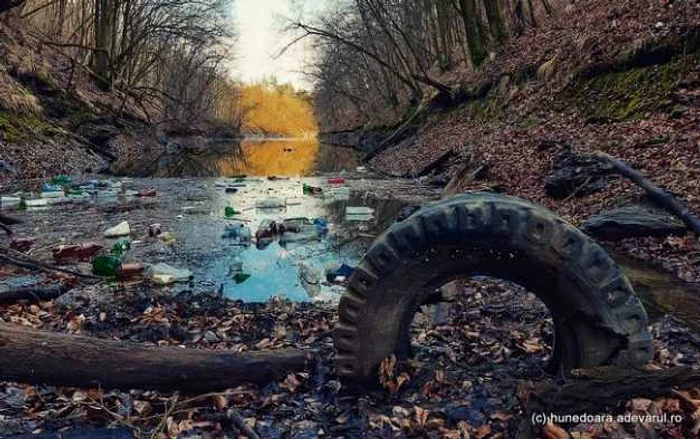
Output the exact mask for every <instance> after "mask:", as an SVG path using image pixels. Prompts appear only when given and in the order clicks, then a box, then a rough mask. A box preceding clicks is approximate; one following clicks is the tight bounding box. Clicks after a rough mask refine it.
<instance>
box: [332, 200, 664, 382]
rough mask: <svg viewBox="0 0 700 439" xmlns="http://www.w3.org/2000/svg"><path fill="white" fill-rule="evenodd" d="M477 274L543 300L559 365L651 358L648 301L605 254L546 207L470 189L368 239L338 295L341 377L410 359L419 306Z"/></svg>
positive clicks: (362, 376) (364, 375)
mask: <svg viewBox="0 0 700 439" xmlns="http://www.w3.org/2000/svg"><path fill="white" fill-rule="evenodd" d="M474 275H482V276H489V277H494V278H499V279H503V280H507V281H512V282H514V283H517V284H519V285H522V286H523V287H525V288H527V289H529V290H530V291H532V292H533V293H535V294H536V295H537V296H538V297H539V298H540V299H541V300H542V301H543V302H544V303H545V305H546V306H547V307H548V308H549V310H550V312H551V314H552V317H553V320H554V332H555V343H554V344H555V346H554V355H553V361H554V362H555V364H556V365H557V367H558V368H559V370H563V371H568V370H571V369H575V368H584V367H593V366H600V365H605V364H617V365H624V366H638V365H642V364H644V363H646V362H647V361H648V360H650V359H651V357H652V346H651V345H652V343H651V337H650V335H649V332H648V330H647V327H646V326H647V315H646V312H645V310H644V307H643V306H642V304H641V302H640V301H639V299H638V298H637V297H636V295H635V294H634V291H633V290H632V287H631V285H630V283H629V281H628V280H627V278H626V277H625V276H624V275H623V274H622V273H621V272H620V269H619V268H618V267H617V265H616V264H615V263H614V262H613V261H612V259H611V258H610V256H608V254H607V253H606V252H605V250H603V249H602V248H601V247H600V246H598V245H597V244H596V243H595V242H593V241H592V240H591V239H590V238H588V237H587V236H586V235H584V234H583V233H582V232H580V231H579V230H578V229H576V228H575V227H573V226H572V225H570V224H568V223H566V222H565V221H563V220H562V219H560V218H558V217H557V216H556V215H555V214H554V213H553V212H551V211H549V210H547V209H545V208H543V207H540V206H536V205H534V204H531V203H529V202H527V201H525V200H522V199H519V198H514V197H506V196H500V195H496V194H490V193H469V194H464V195H459V196H457V197H454V198H449V199H445V200H442V201H439V202H437V203H434V204H432V205H427V206H425V207H422V208H421V209H419V210H418V211H416V212H415V213H413V214H412V215H411V216H409V217H408V218H407V219H405V220H403V221H400V222H397V223H396V224H394V225H393V226H391V227H390V228H389V229H388V230H387V231H386V232H385V233H384V234H382V235H381V236H380V237H379V238H377V239H376V240H375V242H374V243H373V244H372V246H371V247H370V249H369V250H368V252H367V254H366V255H365V256H364V258H363V259H362V261H361V262H360V264H359V265H358V267H357V268H356V270H355V272H354V273H353V275H352V276H351V278H350V286H349V288H348V292H346V293H345V294H344V295H343V297H342V298H341V300H340V305H339V314H340V319H339V323H338V326H337V327H336V330H335V346H336V348H337V350H338V355H337V357H336V369H337V372H338V374H339V375H341V376H343V377H346V378H348V379H350V380H351V381H361V382H375V383H376V382H377V379H378V378H377V370H378V366H379V364H380V363H381V362H382V360H383V359H385V358H387V357H389V356H390V355H391V354H396V355H397V357H398V358H399V359H405V358H406V357H407V356H408V355H409V352H410V335H409V331H410V325H411V322H412V320H413V317H414V314H415V312H416V311H417V309H418V308H419V307H420V305H422V304H423V303H425V301H426V299H427V298H428V297H429V296H431V294H433V295H434V293H435V291H436V290H437V289H438V288H440V287H441V286H442V285H444V284H445V283H447V282H449V281H451V280H454V279H456V278H459V277H465V276H474Z"/></svg>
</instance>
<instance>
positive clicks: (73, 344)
mask: <svg viewBox="0 0 700 439" xmlns="http://www.w3.org/2000/svg"><path fill="white" fill-rule="evenodd" d="M310 354H311V353H310V352H308V351H302V350H297V349H279V350H274V351H265V352H245V353H235V352H230V351H213V350H205V349H184V348H178V347H150V346H145V345H142V344H138V343H129V342H120V341H114V340H105V339H99V338H94V337H85V336H79V335H70V334H64V333H57V332H44V331H37V330H34V329H30V328H26V327H21V326H16V325H10V324H7V323H0V381H15V382H22V383H28V384H46V385H53V386H66V387H82V388H90V387H98V386H99V387H102V388H119V389H124V390H127V389H153V390H161V391H176V390H177V391H180V392H182V393H202V392H208V391H217V390H223V389H227V388H231V387H236V386H238V385H240V384H243V383H254V384H266V383H268V382H270V381H274V380H277V379H281V378H284V377H285V376H286V375H287V374H288V373H289V372H295V371H300V370H303V369H305V368H306V366H307V363H309V358H310Z"/></svg>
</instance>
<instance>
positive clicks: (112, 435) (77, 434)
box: [12, 428, 134, 439]
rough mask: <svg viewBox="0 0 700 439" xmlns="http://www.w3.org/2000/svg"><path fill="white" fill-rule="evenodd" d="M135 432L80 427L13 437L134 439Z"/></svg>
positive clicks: (15, 438) (16, 438) (14, 438)
mask: <svg viewBox="0 0 700 439" xmlns="http://www.w3.org/2000/svg"><path fill="white" fill-rule="evenodd" d="M133 437H134V433H133V432H132V431H131V429H128V428H101V429H87V428H83V429H78V430H68V431H61V432H57V433H40V434H28V435H22V436H12V439H132V438H133Z"/></svg>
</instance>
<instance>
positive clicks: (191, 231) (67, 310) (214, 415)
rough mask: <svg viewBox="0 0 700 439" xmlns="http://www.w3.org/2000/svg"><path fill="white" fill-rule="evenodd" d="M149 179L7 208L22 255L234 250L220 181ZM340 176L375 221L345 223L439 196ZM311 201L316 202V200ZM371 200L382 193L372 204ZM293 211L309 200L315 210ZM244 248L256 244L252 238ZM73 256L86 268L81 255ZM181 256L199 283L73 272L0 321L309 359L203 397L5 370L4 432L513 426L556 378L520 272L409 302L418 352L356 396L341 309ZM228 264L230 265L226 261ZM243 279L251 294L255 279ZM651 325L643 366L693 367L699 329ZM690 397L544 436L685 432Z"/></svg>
mask: <svg viewBox="0 0 700 439" xmlns="http://www.w3.org/2000/svg"><path fill="white" fill-rule="evenodd" d="M145 183H148V184H151V185H155V187H156V188H157V190H158V193H159V194H160V195H158V196H157V197H155V198H153V199H151V200H141V201H139V200H138V199H135V200H131V201H126V202H121V201H119V202H117V203H116V204H114V203H111V204H110V203H107V204H97V205H90V204H89V205H84V206H81V207H80V210H79V212H80V219H81V220H80V224H72V222H73V221H75V213H76V212H77V210H76V208H77V207H78V206H73V205H70V204H68V205H66V206H64V207H60V206H55V207H52V208H51V209H50V210H44V211H36V212H26V213H16V215H21V217H22V218H23V219H24V220H25V223H24V224H22V225H20V226H18V227H15V231H16V233H17V234H18V235H25V234H28V233H34V232H37V231H38V232H41V233H40V238H39V240H38V241H37V242H36V244H35V250H34V251H32V253H31V254H32V255H33V256H34V257H37V258H39V259H41V260H47V259H48V258H50V249H51V248H52V246H53V245H54V244H55V242H57V241H58V240H59V238H60V237H61V236H67V237H68V239H69V240H70V242H75V241H76V240H96V241H98V242H100V243H102V241H103V238H102V237H101V231H102V230H103V229H104V228H105V227H106V226H108V225H112V224H114V223H116V222H118V221H121V220H125V219H126V220H129V221H130V222H131V224H132V228H133V233H134V234H133V236H135V237H138V239H137V240H136V241H137V242H134V244H133V246H132V249H131V250H130V251H129V253H128V255H129V256H128V257H129V258H130V259H132V258H133V259H134V260H135V261H142V262H156V261H166V262H168V263H174V264H176V265H177V266H184V267H188V265H186V264H185V265H182V264H184V263H185V261H187V263H189V264H195V263H199V264H203V265H207V261H209V260H210V259H211V260H225V259H226V258H227V253H226V252H228V251H230V250H227V247H226V246H225V245H224V244H221V243H222V240H221V237H220V234H221V227H223V222H225V221H226V220H223V219H221V218H216V217H213V218H212V215H211V214H210V210H212V209H213V210H214V211H218V210H220V209H223V205H224V204H225V201H226V199H227V198H228V197H229V196H228V195H225V194H223V193H222V190H221V189H216V188H214V187H213V182H211V181H206V180H201V179H191V180H182V181H180V180H173V179H161V180H152V179H145V180H134V181H133V182H132V184H136V185H140V184H145ZM20 184H21V182H20ZM273 184H275V185H284V184H289V185H293V186H294V187H296V188H297V189H298V186H299V185H298V184H294V182H289V183H285V182H284V181H283V182H272V183H265V184H264V185H263V186H261V187H260V189H250V190H251V191H252V192H253V193H254V194H257V193H258V192H260V193H262V194H267V193H269V191H268V190H267V189H266V187H267V186H266V185H273ZM347 184H348V185H349V186H351V187H352V188H353V191H354V192H353V195H352V196H351V200H353V202H354V203H361V202H362V201H361V200H365V201H364V203H369V204H370V205H372V206H373V207H374V208H375V209H376V210H375V215H376V217H377V220H376V221H375V222H371V223H364V222H360V223H356V224H355V225H354V226H352V227H353V228H352V229H348V228H347V227H349V226H348V225H343V227H344V228H345V229H344V232H352V233H354V234H357V236H359V235H361V234H367V233H377V232H380V231H381V230H382V229H383V228H386V227H387V226H388V225H390V224H391V223H392V222H393V220H394V218H395V216H396V214H397V213H398V212H399V210H400V209H401V207H402V206H405V205H406V203H409V204H415V203H418V202H425V201H428V200H432V199H434V198H435V196H436V195H437V191H436V190H435V189H434V188H430V187H425V186H421V185H420V184H416V182H414V181H403V182H399V181H397V180H394V179H392V180H376V179H371V178H358V179H350V180H348V181H347ZM246 190H247V189H246ZM277 193H281V192H280V190H277ZM245 196H246V195H245V194H243V195H241V194H238V195H234V196H232V197H233V199H235V200H237V205H243V204H241V203H244V202H247V204H251V203H252V202H253V201H254V200H245V199H244V198H240V197H245ZM305 198H308V199H309V201H308V202H309V203H316V202H318V201H320V200H317V199H316V198H315V197H311V196H306V197H305ZM373 198H375V199H377V200H375V201H367V200H372V199H373ZM392 200H393V202H390V201H392ZM124 203H125V204H124ZM221 203H224V204H221ZM185 204H187V205H196V206H197V209H191V208H189V207H188V208H187V209H183V206H185ZM302 207H303V208H304V209H305V210H306V211H307V212H312V211H315V209H316V208H315V207H314V208H310V207H309V206H306V207H304V206H302ZM336 210H338V209H335V208H333V207H331V208H330V210H329V211H328V215H329V216H328V218H329V219H330V220H331V221H332V222H333V223H337V224H338V226H340V223H341V221H342V220H341V219H340V218H335V217H334V216H333V215H336V214H333V213H332V212H335V211H336ZM341 211H344V210H342V209H341ZM183 212H184V215H183ZM251 215H252V211H249V212H248V213H246V216H247V217H251ZM178 216H184V218H177V217H178ZM152 221H157V222H160V223H161V227H162V228H163V230H172V231H174V234H175V236H176V239H177V242H176V243H175V244H171V245H164V244H163V243H162V242H161V240H160V239H158V238H148V237H147V233H146V230H147V228H148V224H149V223H150V222H152ZM374 227H376V229H375V228H374ZM210 228H211V230H210V231H208V230H209V229H210ZM210 232H211V233H210ZM210 235H211V236H210ZM212 237H213V238H212ZM212 239H213V240H212ZM357 241H360V240H359V239H358V238H355V239H353V242H355V243H356V244H358V242H357ZM370 242H371V240H364V241H363V242H362V243H359V244H361V245H364V246H366V245H368V244H369V243H370ZM288 250H289V251H290V252H294V250H292V249H288ZM250 251H251V252H254V253H255V254H258V253H257V252H258V250H256V249H254V248H253V249H251V250H250ZM358 251H360V253H361V251H362V250H361V249H360V250H358ZM207 253H211V255H210V256H211V257H209V258H208V257H207V256H206V254H207ZM332 253H334V254H335V253H336V251H335V250H334V251H333V252H332ZM224 265H225V264H224ZM68 267H69V268H73V269H77V270H83V271H86V270H89V266H88V264H77V265H69V266H68ZM189 268H192V269H193V271H194V273H195V281H194V282H193V283H191V284H189V285H183V286H180V287H177V288H171V287H156V286H153V285H151V284H149V283H148V282H146V283H143V282H136V283H132V282H127V283H121V284H120V283H100V284H96V285H92V286H84V285H80V284H79V283H78V285H76V286H75V287H74V288H73V289H72V290H71V291H70V292H68V293H66V294H65V295H64V296H62V297H59V298H58V299H55V300H53V301H47V302H40V303H33V304H29V303H15V304H10V305H1V306H0V320H2V321H4V322H7V323H12V324H15V325H23V326H27V327H30V328H34V329H40V330H46V331H55V332H61V333H68V334H82V335H88V336H92V337H99V338H105V339H116V340H123V341H129V342H137V343H144V344H147V345H151V346H184V347H187V348H190V349H213V350H227V351H237V352H246V351H256V350H274V349H280V348H290V347H291V348H299V349H307V350H310V351H313V352H315V355H314V359H315V362H314V363H313V364H312V365H310V366H309V367H308V368H307V369H306V370H304V371H300V372H298V373H293V374H290V375H288V376H286V377H285V378H284V379H282V380H280V381H274V382H270V383H269V384H267V385H265V386H254V385H244V386H240V387H237V388H234V389H227V390H223V391H221V392H217V393H208V394H204V395H184V394H176V393H163V392H154V391H149V390H147V389H141V390H126V389H122V390H115V389H101V388H92V389H90V388H87V389H75V388H64V387H54V386H47V385H25V384H17V383H9V382H3V383H0V437H12V436H13V435H16V434H30V433H34V434H37V435H39V434H42V433H45V432H56V431H62V432H63V433H62V434H66V435H68V434H71V432H74V431H76V430H79V429H104V428H116V429H122V430H118V431H123V433H124V435H125V436H124V437H132V436H135V437H138V438H203V439H208V438H229V439H231V438H238V437H241V435H242V433H241V432H240V431H239V430H238V428H237V427H236V426H235V423H234V422H233V421H232V418H231V416H230V414H231V413H232V412H231V411H230V410H231V409H233V410H235V411H237V412H239V413H240V415H241V416H242V417H243V418H244V419H245V422H246V423H247V424H248V425H249V426H250V427H251V428H253V429H254V430H255V431H256V432H257V434H258V435H259V436H260V437H262V438H322V437H329V438H341V437H345V438H365V437H377V438H395V437H396V438H424V437H428V438H455V439H457V438H461V439H464V438H469V437H476V438H503V437H506V438H507V437H513V436H514V434H515V431H516V430H517V428H518V426H519V424H520V422H521V421H522V420H523V413H524V411H525V407H526V406H527V402H528V399H529V396H530V395H531V393H532V392H536V391H537V390H538V389H541V388H542V387H543V386H545V385H547V384H550V383H558V382H561V377H557V376H555V375H551V374H550V373H548V372H547V371H546V366H547V364H548V360H549V359H550V358H551V355H552V346H553V342H554V340H553V330H552V320H551V316H550V314H549V312H548V311H547V309H546V307H545V306H544V305H543V304H542V303H541V302H540V301H539V300H538V299H537V298H536V297H535V296H534V295H533V294H531V293H529V292H527V291H525V290H523V289H522V288H521V287H518V286H517V285H514V284H510V283H505V282H501V281H497V280H485V279H481V280H469V279H465V280H461V281H460V282H459V283H458V285H457V292H458V293H459V294H457V295H456V298H455V300H454V301H453V302H451V303H447V304H443V305H441V306H440V308H437V309H436V308H423V309H422V311H421V312H420V313H418V314H417V316H416V318H415V320H414V324H413V326H412V328H411V331H412V341H413V351H414V354H415V355H414V357H413V358H412V360H411V361H410V362H409V364H408V368H407V369H405V370H404V369H401V370H398V367H397V365H396V364H393V363H391V362H388V363H387V364H386V367H385V368H384V370H383V372H382V374H381V377H382V380H383V382H384V388H383V389H377V390H374V391H372V390H368V391H363V392H359V393H358V392H357V391H353V390H352V389H349V388H346V386H345V383H343V382H342V381H341V380H340V379H339V378H338V377H337V376H336V374H335V370H334V366H333V362H332V359H333V355H334V349H333V342H332V331H333V329H334V327H335V324H336V322H337V312H336V306H335V305H332V304H323V303H316V304H311V303H300V302H292V301H289V300H284V299H280V298H272V299H270V300H268V301H266V302H264V303H245V302H243V301H240V300H231V299H227V298H226V297H222V295H221V294H220V293H218V292H217V287H216V286H217V284H218V282H211V280H210V279H208V278H204V276H203V275H200V274H199V273H200V272H199V271H198V270H197V269H196V268H195V267H194V266H189ZM205 272H206V270H205ZM253 275H254V276H256V272H255V271H253ZM32 276H35V274H34V273H32V272H30V271H28V270H26V269H23V268H17V267H13V266H11V265H5V266H0V278H18V277H19V278H21V277H32ZM222 276H224V277H230V276H229V275H228V273H227V272H226V273H223V274H222ZM258 276H259V275H258ZM294 276H295V278H296V272H294ZM229 280H230V279H229ZM253 280H254V279H251V281H253ZM56 281H60V282H64V283H71V282H73V283H75V282H76V281H77V280H76V279H71V278H70V276H65V275H62V274H59V275H49V276H47V277H45V278H44V280H43V282H46V283H55V282H56ZM242 287H244V288H243V291H244V290H246V289H247V288H248V287H250V284H243V285H242ZM239 290H240V288H239ZM281 292H282V293H284V291H281ZM652 322H653V323H652V324H651V332H652V335H653V337H654V343H655V345H654V348H655V356H654V359H653V361H652V362H651V364H650V367H651V368H652V369H666V368H669V367H677V366H698V364H699V362H700V353H699V352H700V351H699V348H700V335H698V333H697V331H695V330H693V329H690V328H689V327H687V326H685V325H684V324H682V323H680V322H679V321H678V320H676V319H674V318H673V317H671V316H668V315H656V316H655V318H654V320H653V321H652ZM698 394H700V390H698V391H697V392H696V391H693V392H690V393H680V394H671V395H668V396H665V397H662V398H654V399H646V398H644V397H643V395H642V396H640V397H638V398H635V399H631V400H629V401H621V404H620V406H618V407H611V409H610V413H609V414H610V415H623V414H625V413H630V414H636V415H661V414H663V413H666V414H667V415H668V416H670V415H679V416H681V418H682V419H683V422H682V423H668V424H664V423H658V422H648V423H627V424H625V423H617V422H613V423H590V424H566V425H564V424H562V425H561V426H555V425H552V426H549V427H547V428H546V429H545V430H544V432H543V435H544V436H543V437H555V438H566V437H570V436H568V435H569V434H571V437H589V438H627V437H665V438H683V437H691V436H690V435H691V434H692V431H693V429H694V428H696V422H695V421H696V419H695V418H694V417H693V416H694V412H695V410H696V409H697V407H695V406H694V405H693V404H694V402H693V401H695V400H697V399H698V397H697V396H698ZM689 401H690V402H689ZM566 431H568V432H569V433H567V432H566ZM115 434H116V433H115ZM640 435H641V436H640ZM655 435H658V436H655ZM39 437H41V436H39ZM48 437H57V436H48ZM67 437H70V436H67Z"/></svg>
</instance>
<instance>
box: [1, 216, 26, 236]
mask: <svg viewBox="0 0 700 439" xmlns="http://www.w3.org/2000/svg"><path fill="white" fill-rule="evenodd" d="M21 222H22V221H20V220H18V219H17V218H12V217H11V216H7V215H3V214H1V213H0V229H2V230H4V231H5V233H7V234H8V235H12V229H10V227H9V226H11V225H14V224H20V223H21Z"/></svg>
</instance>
